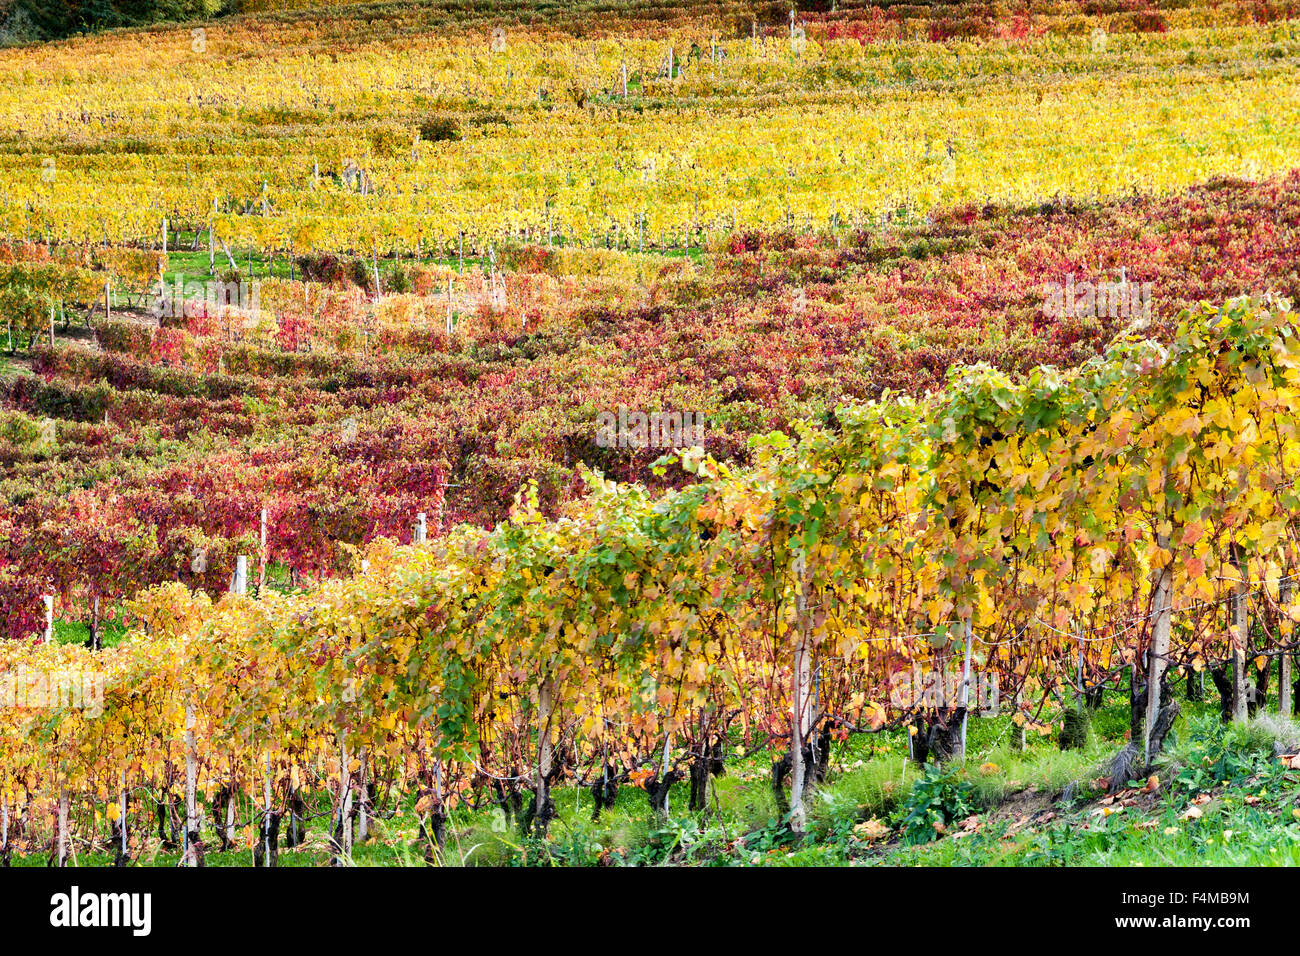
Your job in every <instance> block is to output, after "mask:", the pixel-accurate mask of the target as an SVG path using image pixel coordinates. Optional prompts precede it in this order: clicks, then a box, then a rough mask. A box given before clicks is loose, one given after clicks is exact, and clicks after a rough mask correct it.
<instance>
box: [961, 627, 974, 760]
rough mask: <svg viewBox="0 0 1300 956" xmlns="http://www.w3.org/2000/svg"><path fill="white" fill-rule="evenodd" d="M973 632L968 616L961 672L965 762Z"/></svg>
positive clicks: (962, 756)
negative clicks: (964, 660)
mask: <svg viewBox="0 0 1300 956" xmlns="http://www.w3.org/2000/svg"><path fill="white" fill-rule="evenodd" d="M974 638H975V632H974V630H973V629H972V628H971V622H970V618H966V663H965V664H964V665H963V666H962V672H961V706H962V713H961V762H962V763H965V762H966V722H967V721H968V720H969V719H970V653H971V644H972V642H973V641H974Z"/></svg>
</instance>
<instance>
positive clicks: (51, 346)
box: [50, 306, 54, 348]
mask: <svg viewBox="0 0 1300 956" xmlns="http://www.w3.org/2000/svg"><path fill="white" fill-rule="evenodd" d="M50 348H54V306H50Z"/></svg>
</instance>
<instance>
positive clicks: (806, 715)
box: [790, 554, 812, 834]
mask: <svg viewBox="0 0 1300 956" xmlns="http://www.w3.org/2000/svg"><path fill="white" fill-rule="evenodd" d="M794 577H795V607H796V617H797V619H798V624H797V626H798V629H799V637H798V643H797V644H796V646H795V652H794V672H793V675H792V682H793V683H792V686H791V688H790V695H791V698H792V701H791V714H790V829H791V830H792V831H794V833H796V834H802V833H803V832H804V829H805V825H806V820H807V811H806V810H805V808H804V789H805V782H806V780H807V777H808V767H807V765H806V763H805V761H804V741H805V740H806V739H807V737H808V734H809V733H810V732H811V730H812V646H811V639H812V634H811V631H812V627H811V622H810V620H809V615H808V584H807V582H808V569H807V560H806V558H805V557H804V555H802V554H800V555H799V556H797V557H796V558H795V560H794Z"/></svg>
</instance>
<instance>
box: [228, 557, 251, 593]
mask: <svg viewBox="0 0 1300 956" xmlns="http://www.w3.org/2000/svg"><path fill="white" fill-rule="evenodd" d="M230 590H231V591H233V592H234V593H235V594H247V593H248V558H247V557H246V556H245V555H242V554H241V555H240V556H239V557H237V558H235V579H234V582H233V584H232V586H231V588H230Z"/></svg>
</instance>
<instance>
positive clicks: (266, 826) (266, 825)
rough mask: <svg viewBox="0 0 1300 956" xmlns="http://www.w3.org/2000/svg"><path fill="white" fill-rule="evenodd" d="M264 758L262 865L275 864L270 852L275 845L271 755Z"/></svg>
mask: <svg viewBox="0 0 1300 956" xmlns="http://www.w3.org/2000/svg"><path fill="white" fill-rule="evenodd" d="M265 760H266V763H265V770H266V777H265V779H266V785H265V786H266V789H265V793H264V796H265V798H266V800H265V802H264V804H263V808H264V809H263V817H262V853H263V855H262V865H263V866H275V864H276V858H275V854H274V853H273V852H272V851H273V850H274V849H275V847H273V846H272V845H271V813H272V808H271V755H270V754H267V755H266V758H265Z"/></svg>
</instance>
